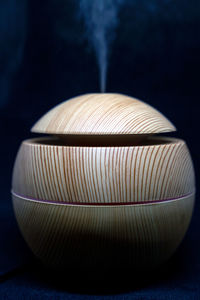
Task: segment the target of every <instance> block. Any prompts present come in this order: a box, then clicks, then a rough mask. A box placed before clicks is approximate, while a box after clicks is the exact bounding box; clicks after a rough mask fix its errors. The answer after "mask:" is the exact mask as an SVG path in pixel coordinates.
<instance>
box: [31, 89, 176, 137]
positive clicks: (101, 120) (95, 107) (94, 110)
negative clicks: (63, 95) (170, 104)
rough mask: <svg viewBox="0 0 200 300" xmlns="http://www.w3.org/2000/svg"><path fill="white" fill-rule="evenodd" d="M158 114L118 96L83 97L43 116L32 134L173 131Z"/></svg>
mask: <svg viewBox="0 0 200 300" xmlns="http://www.w3.org/2000/svg"><path fill="white" fill-rule="evenodd" d="M175 130H176V129H175V127H174V125H173V124H172V123H171V122H169V120H168V119H166V118H165V117H164V116H163V115H162V114H161V113H160V112H158V111H157V110H156V109H154V108H152V107H151V106H150V105H147V104H145V103H144V102H142V101H139V100H137V99H135V98H132V97H128V96H125V95H120V94H103V93H101V94H86V95H82V96H79V97H75V98H73V99H70V100H68V101H65V102H63V103H61V104H59V105H57V106H56V107H54V108H53V109H51V110H50V111H49V112H48V113H47V114H45V115H44V116H43V117H42V118H41V119H40V120H39V121H38V122H37V123H36V124H35V125H34V126H33V128H32V131H33V132H39V133H51V134H94V135H99V134H149V133H161V132H171V131H175Z"/></svg>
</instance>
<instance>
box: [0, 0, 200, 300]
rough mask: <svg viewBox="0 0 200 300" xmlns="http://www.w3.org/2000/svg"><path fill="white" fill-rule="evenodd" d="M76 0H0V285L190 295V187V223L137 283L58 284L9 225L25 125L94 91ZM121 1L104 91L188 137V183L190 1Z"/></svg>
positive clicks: (195, 57)
mask: <svg viewBox="0 0 200 300" xmlns="http://www.w3.org/2000/svg"><path fill="white" fill-rule="evenodd" d="M77 2H78V0H77V1H75V0H65V1H64V0H57V1H55V0H49V1H47V0H43V1H39V0H29V1H28V0H27V1H25V0H24V1H23V0H21V1H17V0H10V1H1V2H0V19H1V21H0V128H1V147H0V163H1V165H0V166H1V172H0V182H1V199H0V201H1V202H0V226H1V228H0V276H1V277H0V278H1V279H0V280H1V281H2V283H1V286H0V295H2V296H5V295H6V296H8V297H10V298H12V297H14V296H16V293H18V296H19V298H20V297H22V296H24V295H26V297H27V298H28V297H31V296H37V297H42V299H44V298H45V297H46V298H48V297H51V296H52V295H53V296H57V297H65V296H70V297H74V298H76V297H77V298H78V297H81V294H82V297H83V298H84V297H85V295H86V294H90V295H102V294H105V295H108V294H109V295H110V296H109V297H111V295H115V296H116V297H117V295H118V297H125V296H126V297H129V296H130V297H131V298H132V299H133V298H134V299H169V297H171V298H170V299H176V298H177V299H180V298H181V299H199V297H200V296H199V295H200V294H199V291H200V287H199V284H200V259H199V253H200V234H199V226H200V221H199V207H200V205H199V203H198V198H199V196H198V189H197V201H196V206H195V210H194V215H193V219H192V222H191V226H190V229H189V231H188V233H187V235H186V237H185V239H184V242H183V243H182V245H181V247H180V248H179V250H178V251H177V253H176V254H175V255H174V257H173V258H172V259H171V260H170V261H169V262H168V263H167V264H166V265H165V266H163V268H162V269H161V270H159V271H158V275H157V274H152V275H151V276H150V277H151V280H150V281H148V280H147V281H145V283H144V282H143V284H142V286H140V284H139V287H137V288H136V287H134V284H133V282H132V281H131V280H130V277H129V280H122V282H121V283H118V284H115V285H111V284H110V285H109V284H108V282H107V283H105V282H103V283H101V284H100V285H99V283H97V282H96V284H94V283H93V284H92V286H91V285H86V286H84V288H83V285H81V284H80V282H77V283H76V284H75V283H74V281H73V282H71V281H69V282H70V284H65V286H64V287H62V288H61V287H60V286H57V285H56V286H54V285H52V281H51V280H49V278H48V279H45V277H46V275H44V274H43V273H42V272H43V271H41V267H40V266H38V267H36V268H35V267H33V264H35V263H33V258H32V256H31V254H30V252H29V250H28V249H27V248H26V245H25V243H24V241H23V239H22V238H21V236H20V234H19V231H18V228H17V225H16V223H15V219H14V215H13V211H12V203H11V197H10V188H11V176H12V167H13V164H14V159H15V156H16V153H17V149H18V147H19V145H20V142H21V141H22V140H23V139H25V138H28V137H30V136H31V134H30V132H29V130H30V127H31V126H32V125H33V124H34V122H35V121H36V120H37V119H38V118H39V117H40V116H41V115H43V114H44V113H45V112H46V111H48V110H49V109H50V108H51V107H53V106H55V105H56V104H58V103H60V102H62V101H63V100H65V99H68V98H70V97H73V96H77V95H80V94H83V93H91V92H99V83H98V68H97V64H96V60H95V55H94V53H93V50H92V49H91V47H89V46H88V43H87V39H86V38H85V30H84V27H83V22H82V21H81V20H79V19H78V17H77V15H78V12H77ZM124 2H125V3H124V5H123V6H122V8H121V10H120V14H119V24H118V27H117V30H116V39H115V40H114V42H113V45H112V52H111V55H110V59H109V70H108V78H107V92H118V93H124V94H127V95H130V96H134V97H137V98H139V99H142V100H144V101H145V102H147V103H148V104H150V105H152V106H154V107H155V108H157V109H158V110H160V111H161V112H162V113H163V114H164V115H166V116H167V117H168V118H169V119H170V120H171V121H172V122H173V123H174V124H175V125H176V127H177V129H178V131H177V133H176V136H178V137H181V138H183V139H184V140H186V142H187V144H188V146H189V149H190V152H191V155H192V158H193V162H194V167H195V172H196V186H197V188H198V185H199V167H200V158H199V153H200V150H199V145H200V142H199V112H200V110H199V107H200V106H199V101H200V97H199V92H200V83H199V72H200V71H199V70H200V18H199V16H200V2H198V1H194V0H192V1H185V0H182V1H179V0H174V1H170V0H168V1H167V0H165V1H158V0H157V1H156V0H154V1H153V0H151V1H145V0H140V1H130V0H127V1H124ZM13 270H14V271H13ZM44 272H45V271H44ZM156 273H157V272H156ZM66 276H67V275H66ZM122 277H123V276H122ZM154 277H155V278H154ZM67 278H68V277H67ZM68 279H69V278H68ZM101 280H102V277H101ZM140 283H141V282H140Z"/></svg>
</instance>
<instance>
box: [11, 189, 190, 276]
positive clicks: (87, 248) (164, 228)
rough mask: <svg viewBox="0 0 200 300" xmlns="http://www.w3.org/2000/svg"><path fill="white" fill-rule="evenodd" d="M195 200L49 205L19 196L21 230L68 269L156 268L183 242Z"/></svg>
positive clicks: (42, 254) (40, 253)
mask: <svg viewBox="0 0 200 300" xmlns="http://www.w3.org/2000/svg"><path fill="white" fill-rule="evenodd" d="M193 204H194V195H191V196H188V197H184V198H182V199H179V200H171V201H167V202H162V203H154V204H143V205H123V206H89V205H88V206H85V205H66V204H49V203H43V202H37V201H30V200H26V199H24V198H21V197H17V196H15V195H13V205H14V210H15V215H16V218H17V221H18V224H19V227H20V230H21V232H22V234H23V236H24V238H25V240H26V242H27V243H28V245H29V247H30V248H31V249H32V251H33V253H34V254H35V255H36V256H37V257H38V258H40V259H41V260H42V261H43V262H44V263H46V264H48V265H49V266H54V267H63V268H65V267H66V266H68V265H72V266H73V267H75V266H78V267H84V268H88V267H90V266H93V267H95V266H100V267H105V268H106V269H107V268H108V266H109V265H110V264H111V265H114V266H115V267H119V266H127V265H128V266H130V264H131V265H133V266H139V268H140V269H141V268H142V267H145V268H147V267H149V266H151V267H152V266H153V267H155V266H156V265H157V264H159V263H161V262H163V261H164V260H166V259H168V258H169V257H170V256H171V255H172V254H173V252H174V251H175V250H176V248H177V247H178V245H179V244H180V242H181V241H182V239H183V237H184V234H185V232H186V230H187V228H188V225H189V222H190V219H191V215H192V210H193ZM66 270H67V269H66Z"/></svg>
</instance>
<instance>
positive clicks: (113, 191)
mask: <svg viewBox="0 0 200 300" xmlns="http://www.w3.org/2000/svg"><path fill="white" fill-rule="evenodd" d="M39 141H40V139H35V140H34V139H33V140H28V141H24V142H23V143H22V145H21V147H20V150H19V153H18V155H17V159H16V163H15V167H14V173H13V184H12V189H13V191H14V192H15V193H16V194H18V195H22V196H26V197H30V198H34V199H40V200H49V201H59V202H67V203H127V202H143V201H152V200H157V201H159V200H163V199H170V198H177V197H182V196H185V195H188V194H190V193H193V192H194V190H195V187H194V170H193V165H192V161H191V158H190V154H189V152H188V148H187V146H186V144H185V143H184V141H182V140H178V139H169V138H164V137H163V138H159V141H160V142H161V144H157V145H156V141H158V139H153V138H152V141H154V142H155V145H145V146H128V147H125V146H124V147H123V146H120V147H73V146H56V145H48V144H46V145H45V144H44V143H45V142H44V141H45V140H44V138H43V139H42V141H43V144H40V143H39ZM46 141H49V139H47V140H46ZM152 143H153V142H152Z"/></svg>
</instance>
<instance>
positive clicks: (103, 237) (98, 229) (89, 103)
mask: <svg viewBox="0 0 200 300" xmlns="http://www.w3.org/2000/svg"><path fill="white" fill-rule="evenodd" d="M32 131H33V132H37V133H44V134H49V137H41V138H34V139H30V140H26V141H24V142H22V144H21V147H20V149H19V152H18V155H17V158H16V161H15V166H14V172H13V181H12V197H13V205H14V210H15V215H16V218H17V222H18V224H19V227H20V229H21V232H22V234H23V236H24V238H25V240H26V242H27V243H28V245H29V247H30V248H31V249H32V251H33V253H34V254H35V255H36V256H37V257H39V258H40V259H41V260H42V261H43V262H44V263H45V264H47V265H49V266H53V267H65V266H74V265H76V266H80V267H92V266H93V267H96V266H101V267H102V266H104V267H108V265H114V266H115V267H118V266H126V265H132V266H134V267H137V266H139V267H140V268H141V267H152V266H156V265H158V264H160V263H162V262H163V261H165V260H166V259H168V258H169V257H170V256H171V255H172V254H173V252H174V251H175V250H176V248H177V247H178V245H179V244H180V242H181V241H182V239H183V237H184V235H185V232H186V230H187V228H188V225H189V222H190V219H191V215H192V210H193V205H194V196H195V185H194V170H193V165H192V161H191V157H190V154H189V151H188V148H187V146H186V144H185V142H184V141H182V140H180V139H176V138H169V137H161V136H156V134H160V133H165V132H171V131H175V127H174V126H173V125H172V124H171V123H170V122H169V121H168V120H167V119H166V118H165V117H164V116H163V115H162V114H160V113H159V112H158V111H157V110H155V109H153V108H152V107H151V106H149V105H147V104H145V103H144V102H142V101H139V100H137V99H134V98H131V97H127V96H124V95H120V94H88V95H83V96H80V97H76V98H73V99H71V100H68V101H65V102H63V103H61V104H60V105H58V106H56V107H55V108H53V109H52V110H50V111H49V112H48V113H47V114H45V115H44V116H43V117H42V118H41V119H40V120H39V121H38V122H37V123H36V124H35V125H34V126H33V128H32Z"/></svg>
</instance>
